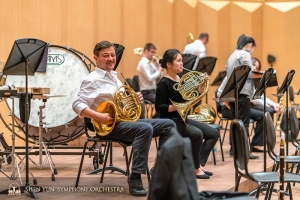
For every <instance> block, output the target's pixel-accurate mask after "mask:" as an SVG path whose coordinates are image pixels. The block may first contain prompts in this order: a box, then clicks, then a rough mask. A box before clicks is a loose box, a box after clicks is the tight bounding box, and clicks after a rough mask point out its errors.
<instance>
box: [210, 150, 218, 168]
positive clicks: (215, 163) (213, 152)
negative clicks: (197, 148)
mask: <svg viewBox="0 0 300 200" xmlns="http://www.w3.org/2000/svg"><path fill="white" fill-rule="evenodd" d="M211 151H212V154H213V159H214V165H217V162H216V154H215V151H214V148H213V150H211Z"/></svg>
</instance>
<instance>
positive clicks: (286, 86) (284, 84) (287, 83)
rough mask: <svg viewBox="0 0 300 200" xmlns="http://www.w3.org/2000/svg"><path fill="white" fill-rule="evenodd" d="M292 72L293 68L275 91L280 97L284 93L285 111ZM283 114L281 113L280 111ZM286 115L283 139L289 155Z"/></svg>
mask: <svg viewBox="0 0 300 200" xmlns="http://www.w3.org/2000/svg"><path fill="white" fill-rule="evenodd" d="M294 74H295V70H293V69H292V70H290V71H289V72H288V73H287V75H286V77H285V78H284V80H283V82H282V84H281V86H280V88H279V90H278V92H277V96H280V97H282V96H283V95H284V93H285V112H286V113H288V111H289V108H288V99H289V94H288V93H289V90H288V89H289V87H290V84H291V82H292V80H293V77H294ZM282 114H283V113H282ZM285 116H286V124H285V130H286V131H285V132H286V136H285V141H286V145H285V147H286V150H285V151H286V155H289V143H288V141H289V140H288V138H289V137H288V135H289V125H288V117H289V116H288V114H286V115H285ZM286 165H287V166H286V169H288V164H286Z"/></svg>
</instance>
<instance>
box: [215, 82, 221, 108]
mask: <svg viewBox="0 0 300 200" xmlns="http://www.w3.org/2000/svg"><path fill="white" fill-rule="evenodd" d="M215 98H218V88H217V89H216V90H215ZM216 109H217V112H218V113H221V112H222V106H221V104H220V102H218V101H216Z"/></svg>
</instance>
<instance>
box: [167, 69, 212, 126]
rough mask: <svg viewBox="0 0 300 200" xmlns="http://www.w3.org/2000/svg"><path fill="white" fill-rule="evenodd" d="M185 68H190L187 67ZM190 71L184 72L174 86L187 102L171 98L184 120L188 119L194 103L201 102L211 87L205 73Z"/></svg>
mask: <svg viewBox="0 0 300 200" xmlns="http://www.w3.org/2000/svg"><path fill="white" fill-rule="evenodd" d="M183 69H185V70H188V69H186V68H183ZM188 71H189V72H188V73H186V74H184V75H183V76H182V77H181V78H180V80H179V82H178V83H176V84H174V86H173V88H174V90H176V91H179V93H180V94H181V96H182V98H183V99H184V100H186V102H184V103H178V102H174V101H172V100H171V99H170V101H171V102H172V104H173V105H174V106H175V108H176V110H177V111H178V113H179V115H180V117H181V118H182V120H183V121H185V120H186V117H187V114H188V112H189V111H190V109H191V108H192V107H193V105H195V104H196V103H197V102H199V101H200V100H201V99H202V98H203V97H204V96H205V94H206V93H207V92H208V89H209V80H208V79H207V78H206V76H205V74H204V73H201V72H197V71H191V70H188Z"/></svg>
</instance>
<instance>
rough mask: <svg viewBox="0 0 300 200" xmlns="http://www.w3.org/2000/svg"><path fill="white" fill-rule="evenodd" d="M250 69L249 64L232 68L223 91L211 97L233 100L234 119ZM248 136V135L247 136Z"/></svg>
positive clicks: (220, 99) (236, 117)
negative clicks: (216, 96) (217, 95)
mask: <svg viewBox="0 0 300 200" xmlns="http://www.w3.org/2000/svg"><path fill="white" fill-rule="evenodd" d="M250 71H251V68H250V67H249V66H245V65H242V66H239V67H236V68H234V70H233V72H232V73H231V75H230V77H229V79H228V81H227V83H226V85H225V87H224V90H223V92H222V93H221V95H220V97H219V98H213V99H214V100H216V101H218V102H234V101H235V116H234V118H235V119H238V108H239V105H238V102H239V99H238V98H239V97H238V96H239V93H240V92H241V90H242V89H243V87H244V85H245V83H246V80H247V78H248V75H249V73H250ZM248 137H249V136H248ZM237 177H238V175H237V173H235V181H236V182H237Z"/></svg>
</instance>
